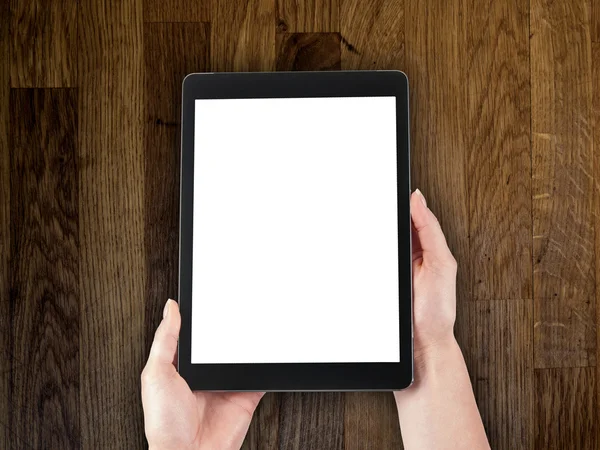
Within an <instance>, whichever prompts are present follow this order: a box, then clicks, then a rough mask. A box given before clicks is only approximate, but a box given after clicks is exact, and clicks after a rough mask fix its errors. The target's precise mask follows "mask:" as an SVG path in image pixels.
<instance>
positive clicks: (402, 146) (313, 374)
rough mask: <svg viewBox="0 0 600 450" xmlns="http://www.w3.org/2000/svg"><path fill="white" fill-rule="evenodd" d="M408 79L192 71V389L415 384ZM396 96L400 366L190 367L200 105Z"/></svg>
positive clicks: (183, 223)
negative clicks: (196, 134)
mask: <svg viewBox="0 0 600 450" xmlns="http://www.w3.org/2000/svg"><path fill="white" fill-rule="evenodd" d="M408 95H409V94H408V78H407V77H406V75H405V74H404V73H403V72H400V71H335V72H334V71H332V72H255V73H194V74H190V75H188V76H186V77H185V79H184V80H183V90H182V111H181V118H182V132H181V133H182V134H181V179H180V188H181V191H180V208H181V209H180V224H179V308H180V310H181V317H182V323H181V332H180V338H179V352H178V370H179V373H180V374H181V376H182V377H183V378H184V379H185V380H186V381H187V383H188V384H189V386H190V388H191V389H192V390H208V391H287V392H289V391H360V390H368V391H376V390H400V389H404V388H406V387H408V386H410V384H411V383H412V381H413V366H414V364H413V320H412V318H413V312H412V255H411V251H412V250H411V219H410V208H409V200H410V192H411V188H410V145H409V142H410V139H409V109H408ZM373 96H395V97H396V123H397V126H396V134H397V140H396V142H397V151H396V155H397V180H398V191H397V195H398V237H399V239H398V272H399V273H398V277H399V299H398V305H399V312H400V327H399V328H400V362H398V363H271V364H265V363H248V364H238V363H231V364H192V363H191V322H192V314H191V308H192V230H193V197H194V114H195V100H196V99H243V98H307V97H373Z"/></svg>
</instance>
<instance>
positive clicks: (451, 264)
mask: <svg viewBox="0 0 600 450" xmlns="http://www.w3.org/2000/svg"><path fill="white" fill-rule="evenodd" d="M446 264H447V265H448V267H449V268H450V269H452V270H453V271H454V272H456V270H457V269H458V262H457V261H456V258H455V257H454V255H452V253H449V254H448V258H447V262H446Z"/></svg>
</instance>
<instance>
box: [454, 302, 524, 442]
mask: <svg viewBox="0 0 600 450" xmlns="http://www.w3.org/2000/svg"><path fill="white" fill-rule="evenodd" d="M466 315H467V318H468V324H469V328H468V329H466V328H464V327H463V328H462V330H461V334H462V336H461V338H462V339H461V340H462V341H463V342H464V345H463V347H462V350H463V353H464V355H465V360H466V362H467V366H468V367H469V373H470V375H471V381H472V383H473V391H474V393H475V398H476V400H477V403H478V406H479V411H480V413H481V416H482V419H483V423H484V426H485V429H486V432H487V435H488V439H489V440H490V445H491V447H492V448H532V446H533V438H534V434H533V426H534V419H533V413H534V411H533V405H534V396H533V331H532V327H531V322H532V317H533V302H532V301H531V299H529V300H491V301H478V302H470V303H469V304H468V305H467V314H466Z"/></svg>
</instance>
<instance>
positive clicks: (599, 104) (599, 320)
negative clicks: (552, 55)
mask: <svg viewBox="0 0 600 450" xmlns="http://www.w3.org/2000/svg"><path fill="white" fill-rule="evenodd" d="M596 5H598V7H600V4H598V3H596ZM592 93H593V96H594V98H593V100H592V108H593V110H592V111H593V112H592V114H593V115H592V123H593V130H594V135H593V146H594V150H595V151H594V152H593V154H594V159H593V161H594V213H595V215H594V219H595V223H594V231H595V232H594V236H595V246H594V253H595V263H596V305H597V304H598V299H599V297H600V286H598V283H599V282H600V217H599V214H598V213H599V212H600V152H599V151H598V150H599V149H600V43H593V44H592ZM599 324H600V308H596V323H595V325H596V430H597V432H598V433H600V413H599V412H598V403H599V400H600V364H598V357H599V355H598V352H599V351H600V332H599V331H598V325H599ZM598 439H600V438H598Z"/></svg>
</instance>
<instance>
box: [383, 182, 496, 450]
mask: <svg viewBox="0 0 600 450" xmlns="http://www.w3.org/2000/svg"><path fill="white" fill-rule="evenodd" d="M410 209H411V216H412V223H413V296H414V324H415V329H414V349H415V382H414V383H413V384H412V386H411V387H410V388H408V389H405V390H403V391H398V392H394V397H395V399H396V406H397V407H398V419H399V420H400V428H401V429H402V441H403V442H404V447H405V448H435V449H450V448H452V449H465V450H466V449H469V450H473V449H486V450H488V449H489V448H490V446H489V444H488V441H487V437H486V435H485V429H484V427H483V424H482V422H481V416H480V415H479V411H478V410H477V403H476V402H475V397H474V395H473V388H472V386H471V380H470V379H469V372H468V371H467V366H466V365H465V361H464V358H463V356H462V353H461V351H460V348H459V346H458V343H457V342H456V339H455V338H454V321H455V319H456V261H455V260H454V257H453V256H452V253H450V249H449V248H448V245H447V244H446V239H445V238H444V233H442V229H441V228H440V224H439V222H438V221H437V219H436V218H435V216H434V215H433V213H432V212H431V211H430V210H429V208H427V203H426V201H425V198H424V197H423V195H422V194H421V192H419V191H418V190H417V191H415V192H414V193H413V194H412V196H411V198H410Z"/></svg>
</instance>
